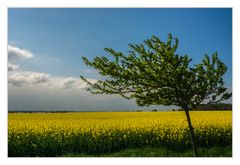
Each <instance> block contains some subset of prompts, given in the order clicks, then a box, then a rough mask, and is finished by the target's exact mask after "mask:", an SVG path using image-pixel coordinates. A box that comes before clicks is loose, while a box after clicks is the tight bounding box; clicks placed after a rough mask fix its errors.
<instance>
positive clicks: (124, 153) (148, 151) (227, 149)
mask: <svg viewBox="0 0 240 165" xmlns="http://www.w3.org/2000/svg"><path fill="white" fill-rule="evenodd" d="M199 153H200V154H201V155H202V156H203V157H231V156H232V146H231V145H228V146H222V147H219V146H215V147H210V148H208V147H201V148H199ZM62 156H63V157H96V156H98V157H192V153H191V150H189V149H188V150H187V149H186V150H184V151H183V152H176V151H173V150H170V149H167V148H163V147H160V148H156V147H154V148H150V147H148V148H134V149H125V150H121V151H119V152H115V153H110V154H100V155H89V154H84V153H81V154H78V153H68V154H65V155H62Z"/></svg>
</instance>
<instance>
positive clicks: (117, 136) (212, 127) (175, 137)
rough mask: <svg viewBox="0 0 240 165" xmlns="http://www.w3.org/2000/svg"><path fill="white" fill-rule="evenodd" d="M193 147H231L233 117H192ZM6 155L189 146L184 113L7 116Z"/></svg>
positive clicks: (212, 114)
mask: <svg viewBox="0 0 240 165" xmlns="http://www.w3.org/2000/svg"><path fill="white" fill-rule="evenodd" d="M190 115H191V117H192V123H193V126H194V128H195V134H196V138H197V144H198V145H200V146H206V147H208V146H214V145H217V146H224V145H229V144H231V142H232V113H231V112H229V111H228V112H220V111H217V112H216V111H214V112H213V111H212V112H210V111H208V112H200V111H199V112H191V113H190ZM8 127H9V128H8V152H9V153H8V154H9V156H61V155H63V154H66V153H72V152H78V153H81V152H84V153H88V154H100V153H107V152H115V151H119V150H121V149H124V148H137V147H148V146H151V147H167V148H170V149H173V150H178V151H181V150H183V149H185V148H189V147H191V141H190V136H189V132H188V126H187V122H186V118H185V114H184V112H79V113H31V114H29V113H10V114H9V126H8Z"/></svg>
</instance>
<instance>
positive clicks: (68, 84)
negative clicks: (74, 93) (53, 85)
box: [62, 77, 76, 89]
mask: <svg viewBox="0 0 240 165" xmlns="http://www.w3.org/2000/svg"><path fill="white" fill-rule="evenodd" d="M75 82H76V80H75V79H74V78H72V77H70V78H67V79H65V80H63V81H62V88H63V89H69V88H72V87H73V86H74V83H75Z"/></svg>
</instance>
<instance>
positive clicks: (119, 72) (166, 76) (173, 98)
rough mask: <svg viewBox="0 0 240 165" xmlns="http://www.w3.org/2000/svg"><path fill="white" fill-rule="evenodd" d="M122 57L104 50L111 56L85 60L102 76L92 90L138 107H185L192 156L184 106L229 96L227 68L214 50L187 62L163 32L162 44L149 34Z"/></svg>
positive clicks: (173, 39) (186, 107) (220, 99)
mask: <svg viewBox="0 0 240 165" xmlns="http://www.w3.org/2000/svg"><path fill="white" fill-rule="evenodd" d="M129 46H130V49H131V50H130V51H129V53H128V55H124V54H123V53H121V52H117V51H115V50H113V49H111V48H105V51H107V52H108V53H109V54H111V55H112V56H113V60H110V59H108V58H106V57H96V58H94V60H93V61H89V60H88V59H87V58H86V57H82V59H83V60H84V62H85V64H86V65H88V66H91V67H94V68H95V69H97V70H98V71H99V73H100V74H101V75H103V76H107V78H106V79H105V80H99V81H97V82H96V83H91V82H89V81H88V80H87V79H86V78H84V77H83V76H81V78H82V80H84V81H85V82H87V83H88V84H89V88H88V90H89V91H90V92H91V93H93V94H119V95H120V96H122V97H124V98H126V99H135V101H136V103H137V104H138V105H140V106H149V105H165V106H169V105H175V106H178V107H180V108H182V109H183V110H184V111H185V114H186V118H187V122H188V126H189V132H190V135H191V142H192V148H193V155H194V156H198V153H197V147H196V140H195V137H194V129H193V126H192V124H191V119H190V115H189V110H190V109H191V108H194V107H196V106H198V105H199V104H201V103H206V102H207V103H217V102H221V101H223V100H226V99H228V98H230V97H231V93H228V92H227V91H226V88H225V87H224V81H223V78H222V76H223V75H224V73H225V72H226V71H227V67H226V66H225V64H224V63H223V62H222V61H221V60H220V59H219V58H218V55H217V53H214V54H213V55H212V56H211V57H209V56H208V55H205V57H204V59H203V60H202V62H201V63H200V64H197V65H194V66H193V67H191V66H189V64H190V62H191V61H192V59H191V58H190V57H189V56H187V55H184V56H180V55H178V54H176V50H177V48H178V39H177V38H172V35H171V34H169V35H168V40H167V42H163V41H161V40H160V39H159V38H157V37H155V36H153V37H152V38H151V39H147V40H145V41H144V44H140V45H132V44H130V45H129Z"/></svg>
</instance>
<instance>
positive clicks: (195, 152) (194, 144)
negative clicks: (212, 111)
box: [184, 107, 198, 157]
mask: <svg viewBox="0 0 240 165" xmlns="http://www.w3.org/2000/svg"><path fill="white" fill-rule="evenodd" d="M184 111H185V114H186V117H187V121H188V127H189V132H190V135H191V141H192V149H193V156H195V157H198V152H197V146H196V141H195V137H194V129H193V126H192V123H191V119H190V115H189V110H188V107H184Z"/></svg>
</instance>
